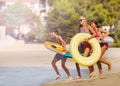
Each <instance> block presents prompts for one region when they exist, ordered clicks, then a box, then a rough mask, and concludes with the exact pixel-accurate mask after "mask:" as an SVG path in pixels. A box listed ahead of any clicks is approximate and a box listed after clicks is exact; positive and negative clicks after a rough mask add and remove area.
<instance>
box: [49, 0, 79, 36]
mask: <svg viewBox="0 0 120 86" xmlns="http://www.w3.org/2000/svg"><path fill="white" fill-rule="evenodd" d="M78 17H79V14H78V13H76V11H75V9H74V7H73V5H72V3H70V2H69V0H59V2H58V1H55V2H54V3H53V9H52V10H51V12H50V13H49V14H48V22H47V24H48V28H50V29H52V28H57V29H58V32H59V34H60V35H63V36H71V35H73V34H75V33H76V30H75V29H76V27H77V23H78V21H77V19H78Z"/></svg>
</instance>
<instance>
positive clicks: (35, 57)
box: [0, 44, 120, 86]
mask: <svg viewBox="0 0 120 86" xmlns="http://www.w3.org/2000/svg"><path fill="white" fill-rule="evenodd" d="M119 51H120V48H109V49H108V50H107V52H106V53H105V55H104V57H105V58H106V59H107V60H109V61H110V62H111V63H112V64H113V65H112V70H111V71H108V70H107V66H106V65H104V64H103V71H104V76H103V77H99V76H98V68H97V66H96V65H95V71H96V72H97V77H96V78H95V79H89V78H84V76H88V74H89V73H88V68H87V67H83V66H81V70H82V77H83V78H81V79H74V80H65V79H66V78H67V77H66V75H65V73H64V72H63V70H62V68H61V66H60V62H58V67H59V69H60V71H61V72H62V76H63V79H60V80H58V81H53V78H54V77H55V73H54V71H53V69H52V67H51V60H52V59H53V56H54V55H55V52H53V51H50V50H48V49H46V48H45V47H44V45H43V44H22V45H17V44H16V45H13V46H7V47H4V48H0V69H1V70H0V73H1V75H0V76H2V78H1V77H0V79H1V80H4V82H5V80H6V79H7V76H5V74H4V73H3V72H4V71H6V68H7V70H8V69H9V70H8V71H10V70H11V69H14V70H15V73H16V71H17V73H16V78H17V74H19V76H21V74H23V75H27V74H28V73H27V70H29V71H30V70H32V72H31V73H30V75H32V74H33V75H34V78H35V76H36V78H37V79H36V78H35V80H36V81H37V82H36V83H38V86H39V83H41V84H42V86H113V85H114V83H116V86H119V85H120V82H119V80H120V68H119V65H120V52H119ZM74 63H75V62H74V61H73V60H72V59H68V60H67V63H66V65H67V67H68V68H69V69H70V72H71V74H72V76H73V77H74V76H75V75H76V70H75V65H74ZM40 68H43V69H42V71H43V73H42V74H45V75H41V73H40V72H41V70H40ZM3 70H4V71H3ZM33 70H34V72H33ZM44 70H47V71H46V73H44ZM1 71H2V72H1ZM18 71H22V72H20V73H18ZM25 71H26V72H25ZM36 71H37V72H36ZM85 71H87V72H85ZM38 72H39V73H38ZM49 72H50V73H51V75H50V76H48V75H47V73H49ZM11 73H12V72H11ZM30 75H29V77H30V78H31V79H30V80H32V78H33V76H32V77H31V76H30ZM4 76H5V77H6V79H3V77H4ZM41 76H44V79H49V80H46V81H45V80H44V81H42V80H40V79H42V78H41ZM23 78H25V77H23ZM17 79H18V78H17ZM17 79H15V80H17ZM27 79H28V78H27ZM1 80H0V85H1V83H2V84H4V83H3V81H2V82H1ZM18 80H19V79H18ZM40 81H41V82H40ZM23 82H24V81H23ZM23 82H21V83H23ZM19 83H20V82H19ZM24 83H25V82H24ZM27 83H29V82H27ZM33 83H35V81H34V82H32V85H26V84H25V85H23V84H21V85H22V86H35V84H33ZM16 85H17V86H18V83H16V84H15V85H13V84H11V85H9V86H16ZM1 86H8V85H5V84H4V85H1ZM19 86H20V85H19Z"/></svg>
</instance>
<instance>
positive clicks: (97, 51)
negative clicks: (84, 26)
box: [70, 33, 101, 66]
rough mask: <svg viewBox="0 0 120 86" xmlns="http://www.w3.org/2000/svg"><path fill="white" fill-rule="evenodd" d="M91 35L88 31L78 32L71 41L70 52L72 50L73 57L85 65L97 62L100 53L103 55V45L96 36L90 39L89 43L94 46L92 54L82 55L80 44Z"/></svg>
mask: <svg viewBox="0 0 120 86" xmlns="http://www.w3.org/2000/svg"><path fill="white" fill-rule="evenodd" d="M90 36H91V35H89V34H86V33H79V34H76V35H75V36H74V37H73V38H72V40H71V42H70V52H71V55H72V58H73V59H74V60H75V61H76V62H77V63H78V64H80V65H83V66H91V65H93V64H95V63H96V62H97V61H98V60H99V59H100V55H101V47H100V45H99V42H98V40H97V39H96V38H92V39H91V40H89V41H88V43H89V44H90V45H91V47H92V53H91V54H90V56H89V57H83V56H82V55H80V52H79V51H78V46H79V44H80V43H82V42H84V39H86V38H88V37H90Z"/></svg>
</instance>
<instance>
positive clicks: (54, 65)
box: [51, 58, 61, 80]
mask: <svg viewBox="0 0 120 86" xmlns="http://www.w3.org/2000/svg"><path fill="white" fill-rule="evenodd" d="M56 62H57V60H56V59H55V58H54V59H53V60H52V63H51V64H52V67H53V68H54V70H55V72H56V74H57V76H56V78H55V80H57V79H58V78H60V76H61V75H60V73H59V71H58V68H57V66H56Z"/></svg>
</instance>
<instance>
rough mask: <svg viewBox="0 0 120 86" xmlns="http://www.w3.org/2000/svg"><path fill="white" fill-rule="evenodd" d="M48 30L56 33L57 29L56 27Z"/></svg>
mask: <svg viewBox="0 0 120 86" xmlns="http://www.w3.org/2000/svg"><path fill="white" fill-rule="evenodd" d="M50 32H55V33H58V30H57V28H52V29H51V31H50Z"/></svg>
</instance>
